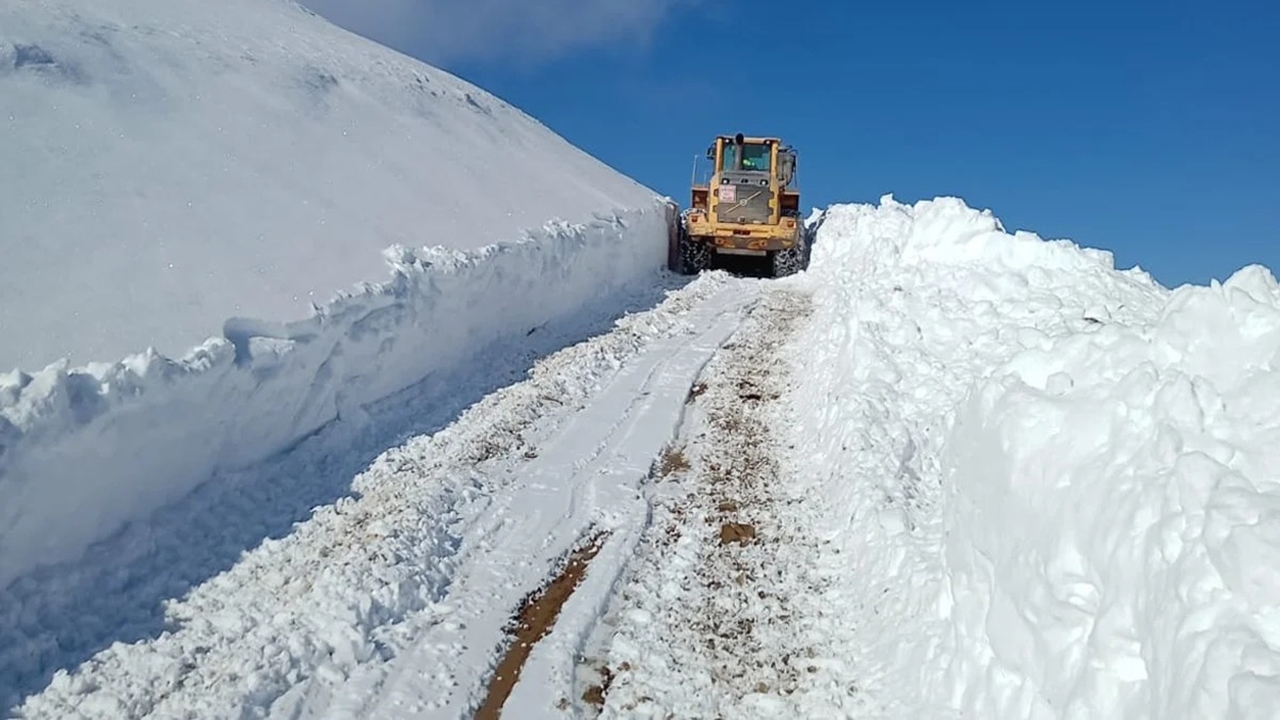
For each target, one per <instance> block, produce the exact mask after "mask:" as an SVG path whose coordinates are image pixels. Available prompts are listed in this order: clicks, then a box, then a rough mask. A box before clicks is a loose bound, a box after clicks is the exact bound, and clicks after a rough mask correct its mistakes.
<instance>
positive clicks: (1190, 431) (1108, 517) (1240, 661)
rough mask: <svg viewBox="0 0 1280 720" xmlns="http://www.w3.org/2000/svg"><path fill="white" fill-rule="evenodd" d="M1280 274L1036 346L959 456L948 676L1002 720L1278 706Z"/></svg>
mask: <svg viewBox="0 0 1280 720" xmlns="http://www.w3.org/2000/svg"><path fill="white" fill-rule="evenodd" d="M1277 369H1280V288H1278V287H1277V285H1276V281H1275V279H1274V278H1273V277H1272V276H1271V274H1270V273H1269V272H1267V271H1266V270H1264V269H1261V268H1257V267H1251V268H1246V269H1244V270H1242V271H1240V272H1238V273H1236V275H1234V276H1233V277H1232V278H1230V279H1229V280H1228V281H1227V282H1226V283H1224V284H1223V285H1221V286H1215V287H1212V288H1203V287H1199V288H1192V287H1187V288H1182V289H1180V290H1179V291H1178V292H1177V293H1175V294H1174V295H1173V297H1171V298H1170V299H1169V301H1168V304H1167V305H1166V306H1165V308H1164V309H1163V311H1162V312H1161V313H1159V314H1158V315H1154V316H1150V317H1147V318H1143V321H1142V322H1140V323H1133V324H1129V323H1116V322H1106V321H1104V322H1102V323H1100V324H1098V325H1097V327H1096V328H1094V329H1092V330H1091V331H1089V332H1082V333H1074V334H1069V335H1062V336H1058V337H1045V338H1039V339H1038V341H1037V342H1036V343H1034V347H1032V348H1030V349H1028V350H1026V351H1024V352H1023V353H1021V354H1019V355H1017V356H1016V357H1014V358H1013V359H1012V360H1011V361H1010V362H1009V363H1007V364H1005V365H1002V366H1001V367H999V368H996V369H995V371H994V373H993V379H992V380H991V381H990V382H988V383H986V384H984V385H983V386H982V387H981V388H980V389H979V390H978V391H977V392H976V393H975V394H974V395H973V397H972V398H971V399H970V401H969V402H968V403H966V405H965V406H964V407H963V409H962V410H961V412H960V415H959V420H958V422H957V425H956V428H955V431H954V433H953V434H952V436H951V437H950V439H949V440H948V441H947V449H946V452H945V453H944V463H945V467H946V472H947V475H946V478H947V482H948V485H949V492H950V494H951V499H950V501H949V503H948V510H947V512H948V516H947V521H946V524H947V527H948V529H949V530H950V531H951V533H952V534H951V537H950V541H949V542H948V546H947V551H948V555H947V560H948V562H947V566H948V570H949V581H950V596H951V597H950V602H951V607H952V610H951V612H952V613H953V627H954V630H953V633H954V635H953V637H952V640H953V642H954V643H955V650H956V651H957V653H958V654H957V657H956V663H955V664H954V665H952V666H951V668H950V674H951V677H952V679H953V680H954V681H956V682H957V684H958V685H959V687H961V688H973V690H969V691H968V695H967V697H966V704H973V705H974V706H975V707H979V708H982V710H983V712H984V714H994V713H997V711H998V712H999V714H1000V715H1002V716H1008V717H1013V716H1017V717H1030V718H1058V717H1101V716H1107V717H1132V718H1139V717H1142V718H1145V717H1160V718H1210V717H1212V718H1259V719H1261V718H1275V717H1280V480H1277V478H1280V455H1277V453H1276V450H1275V448H1276V447H1277V443H1280V373H1277V372H1276V370H1277Z"/></svg>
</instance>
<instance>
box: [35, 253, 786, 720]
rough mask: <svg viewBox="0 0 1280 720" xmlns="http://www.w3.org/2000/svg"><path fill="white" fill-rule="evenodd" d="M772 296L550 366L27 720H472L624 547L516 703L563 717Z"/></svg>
mask: <svg viewBox="0 0 1280 720" xmlns="http://www.w3.org/2000/svg"><path fill="white" fill-rule="evenodd" d="M764 286H765V285H764V283H763V282H761V281H756V280H744V279H732V278H729V277H727V276H725V275H723V274H719V273H715V274H711V275H705V276H703V277H701V278H699V279H698V280H697V281H695V282H694V283H692V284H691V285H690V286H688V287H686V288H684V289H681V290H679V291H676V292H674V293H672V295H671V297H669V298H668V300H667V301H666V302H664V303H663V304H661V305H660V306H658V307H657V308H655V309H653V310H650V311H647V312H644V313H639V314H636V315H633V316H629V317H628V318H626V319H624V320H623V321H621V322H620V323H619V324H618V327H617V328H616V329H615V330H614V331H612V332H610V333H607V334H605V335H601V336H598V337H596V338H594V339H592V340H590V341H588V342H585V343H581V344H578V345H574V346H572V347H569V348H566V349H565V350H562V351H561V352H559V353H557V354H555V355H553V356H550V357H548V358H547V359H545V360H543V361H542V362H540V363H539V364H538V365H537V366H536V367H535V368H534V370H533V371H532V373H531V377H530V378H529V379H528V380H526V381H524V382H521V383H518V384H515V385H512V386H509V387H507V388H504V389H502V390H500V391H498V392H496V393H493V394H491V395H489V396H488V397H486V398H485V399H484V400H482V401H481V402H479V403H477V404H476V405H475V406H473V407H472V408H470V409H469V410H468V411H467V412H466V413H464V414H463V415H462V416H461V417H460V418H459V420H458V421H457V422H455V423H454V424H453V425H450V426H449V427H447V428H445V429H443V430H441V431H439V432H437V433H435V434H433V435H429V436H421V437H417V438H414V439H412V440H410V441H409V442H407V443H406V444H404V445H403V446H401V447H399V448H396V449H394V450H391V451H388V452H387V453H385V454H383V455H382V456H381V457H380V458H379V459H378V460H377V461H376V462H375V463H374V464H373V465H372V466H371V467H369V468H368V469H367V470H366V471H364V472H363V473H362V474H361V475H360V476H358V477H357V478H356V479H355V482H354V487H355V489H356V490H357V491H359V492H360V493H361V496H360V497H359V498H348V499H342V500H340V501H338V502H337V503H334V504H333V505H329V506H325V507H322V508H319V509H318V510H317V511H316V513H315V515H314V516H313V517H312V518H311V519H309V520H308V521H306V522H304V523H301V524H299V525H298V527H297V529H296V530H295V531H294V532H293V533H292V534H290V535H288V536H287V537H285V538H283V539H281V540H279V541H266V542H264V543H263V544H262V545H261V546H260V547H258V548H256V549H255V550H253V551H252V552H250V553H248V554H247V555H246V556H245V557H244V558H243V559H242V561H241V562H239V563H238V564H236V565H235V566H234V567H233V568H231V569H230V570H228V571H227V572H226V573H223V574H222V575H219V576H217V577H214V578H213V579H211V580H209V581H208V582H206V583H204V584H203V585H201V586H200V587H198V588H196V589H195V590H194V591H193V592H192V593H191V594H190V595H188V596H187V597H186V598H184V599H182V600H181V601H178V602H174V603H173V604H171V605H170V606H169V608H168V613H167V620H168V621H169V622H170V623H171V625H172V631H170V632H166V633H165V634H163V635H161V636H160V637H158V638H155V639H149V640H145V641H142V642H139V643H136V644H133V645H123V644H116V645H114V646H112V647H110V648H108V649H106V650H104V651H102V652H100V653H98V654H97V655H95V656H94V657H93V658H92V659H90V660H89V661H88V662H87V663H85V664H84V665H82V666H81V667H80V668H79V669H77V670H76V671H75V672H73V673H70V674H68V673H65V672H60V673H59V674H58V675H57V676H56V677H55V678H54V680H53V682H52V683H51V684H50V685H49V687H48V688H46V689H45V690H44V691H43V692H42V693H40V694H38V695H34V696H31V697H29V698H27V700H26V702H25V704H24V705H23V706H22V707H20V708H19V712H20V713H21V716H22V717H41V718H44V717H95V718H96V717H112V718H134V717H143V716H146V717H151V718H169V717H191V716H197V717H218V718H223V717H226V718H231V717H246V716H256V717H272V718H307V717H326V718H342V717H380V718H394V717H417V718H437V717H439V718H459V717H467V716H469V713H472V712H474V710H475V708H476V706H478V705H479V703H480V702H481V700H482V699H483V698H484V695H485V692H486V690H487V684H488V682H489V680H490V677H489V676H490V674H491V670H492V668H493V666H494V665H495V664H496V662H497V660H498V658H499V655H500V653H501V652H502V651H503V650H504V649H505V647H504V646H505V640H504V625H505V623H506V621H507V620H508V618H509V617H510V616H511V615H512V613H513V612H514V611H515V610H516V609H517V607H518V606H519V604H520V602H521V600H522V598H524V597H525V596H526V595H527V594H529V593H531V592H534V591H536V590H537V589H538V588H539V587H541V586H542V585H543V584H544V583H545V582H546V580H547V579H548V578H549V577H550V576H552V575H554V574H555V572H556V570H557V563H558V562H559V561H560V560H561V559H562V558H563V556H564V555H565V554H566V553H567V552H568V551H569V550H570V549H571V548H572V547H573V546H574V545H575V544H577V543H579V541H580V540H582V539H583V538H584V537H586V536H587V535H589V534H593V533H595V532H599V531H603V532H606V533H608V536H607V538H608V539H607V541H606V543H605V544H604V546H603V547H602V548H601V550H600V552H599V554H598V555H597V556H596V557H595V559H594V560H593V562H592V564H591V569H590V572H589V573H588V575H587V577H586V578H585V580H584V581H583V583H582V585H581V586H580V587H579V588H578V590H577V592H576V593H575V594H574V595H573V596H572V598H570V600H569V602H568V604H566V605H565V607H564V608H563V610H562V612H561V613H560V617H559V619H558V620H557V622H556V624H555V629H554V631H553V632H552V634H551V635H549V636H548V637H546V638H545V639H544V640H542V642H540V643H539V644H538V645H537V647H536V648H535V650H534V653H533V656H532V657H531V658H530V660H529V662H528V664H527V665H526V666H525V668H524V674H523V675H522V682H521V683H519V684H518V685H517V686H516V687H515V689H514V692H513V693H512V695H511V697H510V699H509V700H508V701H507V708H508V709H509V710H510V709H512V708H517V709H518V710H519V713H518V714H519V716H521V717H538V716H539V715H541V714H548V715H551V714H559V711H558V710H556V707H555V706H556V705H560V706H561V707H564V706H565V704H566V703H570V702H575V701H576V699H574V698H570V697H569V694H570V693H571V691H572V674H573V672H574V662H575V657H576V655H577V652H578V651H579V650H580V649H581V648H582V646H583V644H584V643H585V642H586V639H587V637H588V635H589V634H590V632H591V631H592V629H593V626H594V624H595V622H596V620H597V619H598V618H599V617H600V616H601V614H603V612H604V610H605V606H606V604H607V602H608V599H609V596H610V594H611V593H612V590H613V588H614V587H615V585H616V584H617V583H619V582H620V576H621V574H622V571H623V569H624V567H625V565H626V564H627V561H628V559H629V558H630V557H631V556H632V554H633V551H634V549H635V547H636V546H637V544H638V543H639V541H640V538H641V535H642V533H643V530H644V528H645V526H646V525H647V523H648V521H649V516H650V511H649V503H648V501H647V500H646V498H645V496H644V494H643V489H642V488H643V486H644V485H645V481H646V479H647V478H649V477H650V476H651V474H652V473H653V471H654V464H655V461H656V460H657V459H658V458H659V457H660V456H661V455H662V453H663V450H664V447H666V446H667V444H668V443H670V441H672V439H673V438H674V436H675V435H676V434H677V432H678V428H679V426H680V423H681V421H682V418H683V416H684V413H685V411H686V408H687V404H686V401H687V400H688V399H689V394H690V387H691V386H692V385H693V383H694V382H695V380H696V379H697V377H698V375H699V373H700V371H701V370H702V368H703V367H704V365H705V364H706V363H707V362H708V360H709V359H710V358H711V357H712V356H713V355H714V354H715V353H716V351H717V349H718V348H719V347H720V345H721V344H722V343H723V342H725V340H726V339H727V338H729V337H730V335H731V334H732V333H733V332H734V330H735V329H737V328H738V327H739V325H740V324H741V322H742V319H743V317H745V316H746V315H747V314H748V313H749V311H750V310H751V308H752V307H753V305H754V304H755V303H756V302H757V301H758V299H759V297H760V294H761V288H762V287H764Z"/></svg>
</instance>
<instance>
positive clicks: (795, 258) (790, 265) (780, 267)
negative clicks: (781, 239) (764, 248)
mask: <svg viewBox="0 0 1280 720" xmlns="http://www.w3.org/2000/svg"><path fill="white" fill-rule="evenodd" d="M769 259H770V260H771V261H772V267H771V268H770V270H772V276H773V277H775V278H780V277H787V276H788V275H795V274H796V273H798V272H800V271H801V270H803V269H804V264H805V263H804V242H803V241H801V242H799V243H796V244H795V245H792V246H791V247H790V248H788V249H786V250H775V251H773V252H772V253H771V254H770V257H769Z"/></svg>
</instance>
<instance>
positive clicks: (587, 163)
mask: <svg viewBox="0 0 1280 720" xmlns="http://www.w3.org/2000/svg"><path fill="white" fill-rule="evenodd" d="M0 137H2V138H3V147H4V171H3V172H0V371H5V370H10V369H12V368H15V367H17V368H20V369H22V370H26V371H29V372H30V371H35V370H39V369H41V368H43V367H45V366H46V365H47V364H49V363H52V362H55V361H56V360H58V359H60V358H69V359H70V360H71V362H72V363H73V364H75V365H82V364H85V363H88V362H94V361H103V362H114V361H116V360H119V359H120V358H123V357H125V356H126V355H128V354H132V353H136V352H141V351H143V350H145V349H146V348H147V347H155V348H156V349H157V350H158V351H159V352H160V353H162V354H165V355H168V356H172V357H178V356H181V355H182V354H184V353H186V352H187V351H188V350H189V349H190V348H192V347H194V346H196V345H198V344H199V343H201V342H202V341H204V340H205V339H206V338H208V337H210V336H213V335H217V334H218V333H220V332H221V330H222V324H223V321H224V320H225V319H226V318H228V317H231V316H248V317H258V318H265V319H269V320H273V321H277V320H278V321H287V320H295V319H299V318H303V317H306V316H307V315H308V314H309V311H310V306H311V303H314V304H317V305H323V304H324V303H325V302H327V301H328V300H329V299H330V298H331V297H332V295H333V293H335V292H337V291H338V290H339V289H341V288H346V287H350V286H351V285H353V284H355V283H357V282H377V281H379V280H381V279H382V277H383V267H382V263H381V260H380V257H379V253H380V252H381V251H382V250H383V249H384V248H387V247H389V246H391V245H394V244H402V245H407V246H411V247H420V246H424V245H444V246H448V247H456V248H460V249H474V248H477V247H481V246H484V245H488V244H491V243H495V242H501V241H504V240H508V239H511V238H514V237H516V236H517V235H518V234H519V233H520V232H521V231H523V230H524V229H525V228H530V227H537V226H539V225H541V224H542V223H544V222H546V221H547V220H549V219H551V218H563V219H565V220H567V221H570V222H585V221H589V220H590V219H591V217H592V214H593V213H595V212H613V211H614V210H616V209H628V208H632V207H637V206H639V205H642V204H645V203H647V202H649V201H650V200H651V199H652V198H653V197H654V193H652V192H651V191H649V190H647V189H645V188H643V187H641V186H639V185H638V184H636V183H635V182H633V181H632V180H630V179H629V178H626V177H624V176H622V175H620V174H619V173H617V172H615V171H613V170H612V169H610V168H608V167H606V166H604V165H603V164H601V163H600V162H598V161H597V160H595V159H594V158H592V157H590V156H588V155H586V154H585V153H583V152H582V151H580V150H578V149H577V148H575V147H573V146H571V145H570V144H568V143H567V142H565V141H564V140H563V139H562V138H560V137H558V136H557V135H555V134H554V133H552V132H551V131H550V130H548V129H547V128H546V127H544V126H543V125H541V124H540V123H538V122H537V121H535V120H533V119H532V118H530V117H528V116H527V115H525V114H524V113H522V112H520V111H519V110H517V109H515V108H513V107H511V106H510V105H508V104H506V103H504V102H502V101H501V100H499V99H497V98H495V97H493V96H492V95H490V94H489V93H486V92H484V91H483V90H481V89H479V88H477V87H475V86H473V85H470V84H468V83H465V82H463V81H461V80H459V79H458V78H456V77H453V76H452V75H449V74H447V73H444V72H442V71H440V70H437V69H436V68H434V67H431V66H428V65H425V64H423V63H420V62H417V61H415V60H412V59H410V58H408V57H406V56H404V55H401V54H398V53H395V52H393V51H391V50H389V49H387V48H384V47H382V46H380V45H377V44H375V43H373V42H370V41H369V40H366V39H364V38H362V37H359V36H357V35H354V34H352V33H349V32H346V31H344V30H341V29H339V28H337V27H335V26H333V25H331V24H330V23H328V22H327V21H325V20H323V19H322V18H320V17H318V16H316V15H314V14H312V13H309V12H307V11H304V10H303V9H302V8H300V7H299V6H298V5H297V4H295V3H294V2H291V1H290V0H223V1H220V2H203V1H201V0H95V1H94V2H82V1H80V0H7V1H6V2H3V3H0Z"/></svg>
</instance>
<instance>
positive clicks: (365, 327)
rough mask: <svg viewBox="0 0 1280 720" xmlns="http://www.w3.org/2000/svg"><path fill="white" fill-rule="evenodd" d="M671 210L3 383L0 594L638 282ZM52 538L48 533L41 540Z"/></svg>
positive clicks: (472, 254)
mask: <svg viewBox="0 0 1280 720" xmlns="http://www.w3.org/2000/svg"><path fill="white" fill-rule="evenodd" d="M671 213H672V210H671V205H669V204H668V202H667V201H666V200H665V199H655V201H654V202H653V203H652V204H651V205H649V206H645V207H641V208H634V209H629V210H619V211H616V212H614V213H612V214H609V215H603V214H597V215H596V216H595V219H594V220H593V221H591V222H588V223H582V224H570V223H566V222H562V221H553V222H549V223H547V224H546V225H545V226H544V227H542V228H540V229H536V230H530V231H528V232H526V233H525V234H524V237H522V238H521V239H519V240H517V241H515V242H510V243H500V244H495V245H490V246H487V247H484V248H479V249H476V250H469V251H459V250H449V249H445V248H439V247H436V248H424V249H419V250H413V249H409V248H405V247H402V246H393V247H390V248H387V249H386V250H385V251H384V256H385V258H386V260H387V263H388V264H389V266H390V276H391V277H390V279H388V280H386V281H384V282H381V283H376V284H374V283H366V284H362V285H360V286H358V287H357V288H356V289H354V290H353V291H350V292H344V293H342V294H340V295H339V296H337V297H335V298H334V299H333V300H332V301H330V302H329V303H328V304H326V305H325V306H324V307H317V308H315V311H314V313H313V315H312V317H310V318H307V319H305V320H300V321H296V322H290V323H280V324H272V323H268V322H262V321H256V320H249V319H241V318H233V319H231V320H228V321H227V323H226V326H225V331H224V336H223V337H215V338H210V339H209V340H207V341H205V342H204V343H202V344H201V345H200V346H198V347H196V348H194V349H193V350H191V351H190V352H189V353H188V354H187V355H186V356H185V357H183V358H181V359H177V360H175V359H172V358H168V357H164V356H162V355H160V354H158V353H156V352H155V351H153V350H148V351H147V352H145V353H139V354H136V355H132V356H130V357H127V358H125V359H124V360H121V361H120V362H117V363H114V364H105V363H99V364H92V365H88V366H85V367H79V368H70V367H68V364H67V363H65V362H62V363H55V364H53V365H50V366H49V367H47V368H45V369H44V370H41V371H39V372H36V373H31V374H27V373H22V372H11V373H5V374H0V496H3V497H4V498H6V502H5V503H4V505H3V506H0V587H2V586H4V585H6V584H8V583H9V582H10V581H11V580H13V579H14V578H16V577H19V576H21V575H23V574H24V573H26V572H28V571H30V570H32V569H33V568H36V567H39V566H41V565H45V564H50V563H57V562H62V561H67V560H72V559H74V558H76V557H78V556H79V554H80V553H81V552H82V551H83V550H84V549H85V548H86V547H88V546H89V545H90V544H92V543H93V542H95V541H97V540H99V539H102V538H104V537H106V536H109V535H110V534H111V533H112V532H114V531H116V530H117V529H119V528H120V527H122V526H123V525H125V524H126V523H128V522H130V521H132V520H136V519H140V518H142V517H145V516H146V515H147V514H149V513H150V512H152V511H154V510H156V509H157V508H159V507H162V506H163V505H165V504H166V503H168V502H171V501H173V500H175V499H177V498H179V497H182V496H183V495H185V494H186V493H188V492H190V491H191V490H192V489H194V488H195V487H196V486H198V485H199V484H200V483H201V482H203V481H204V480H206V479H207V478H209V477H210V476H211V475H213V474H214V473H216V472H219V471H223V470H232V469H237V468H241V467H244V466H247V465H251V464H253V463H255V462H258V461H261V460H263V459H265V458H268V457H271V456H273V455H275V454H278V453H280V452H282V451H284V450H287V449H288V448H289V447H291V446H292V445H294V444H296V443H298V442H300V441H301V440H303V439H304V438H306V437H308V436H309V435H311V434H312V433H314V432H316V431H317V430H319V429H320V428H322V427H324V426H325V425H326V424H328V423H330V422H331V421H333V420H335V419H337V418H343V419H344V421H347V420H351V421H355V422H360V415H361V413H362V410H361V407H362V406H363V405H366V404H368V403H371V402H374V401H376V400H379V399H381V398H383V397H386V396H387V395H389V394H391V393H394V392H396V391H398V390H401V389H403V388H405V387H408V386H410V385H412V384H414V383H416V382H418V381H420V380H422V379H423V378H425V377H427V376H428V375H430V374H431V373H433V372H435V371H438V370H443V369H450V368H455V367H458V366H459V365H460V364H463V363H465V362H467V359H468V358H469V357H470V356H471V354H472V353H473V352H474V351H475V350H476V349H478V348H480V347H482V346H484V345H486V344H489V343H491V342H493V341H496V340H500V339H503V338H507V337H513V336H515V335H517V334H519V335H524V334H529V333H532V332H535V331H536V329H537V328H538V327H539V326H541V325H543V324H545V323H547V322H549V321H552V320H554V319H557V318H561V317H566V316H570V315H572V314H573V313H575V312H576V311H578V310H579V309H580V308H582V307H583V306H585V305H587V304H588V303H590V304H601V303H605V304H607V303H608V302H609V299H610V298H611V297H619V298H621V297H624V296H625V295H627V294H628V293H629V292H631V291H633V290H635V289H636V288H638V287H639V285H640V284H641V283H648V282H652V281H653V280H654V278H655V277H656V276H657V274H658V273H659V272H660V269H661V268H662V266H663V264H664V263H665V261H666V254H667V242H666V238H667V232H668V227H669V223H670V222H672V217H673V216H672V215H671ZM51 528H57V531H56V532H51V531H50V529H51Z"/></svg>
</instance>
